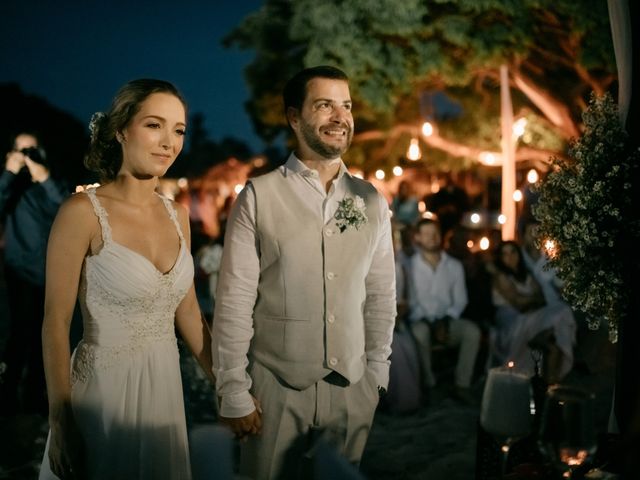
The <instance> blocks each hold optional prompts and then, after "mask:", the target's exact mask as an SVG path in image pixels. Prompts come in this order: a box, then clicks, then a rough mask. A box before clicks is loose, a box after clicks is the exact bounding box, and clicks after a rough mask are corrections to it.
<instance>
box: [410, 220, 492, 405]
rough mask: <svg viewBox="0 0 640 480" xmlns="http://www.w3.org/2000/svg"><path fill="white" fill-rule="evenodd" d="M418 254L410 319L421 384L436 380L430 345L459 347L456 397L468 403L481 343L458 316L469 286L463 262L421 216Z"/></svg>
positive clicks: (473, 326) (414, 260)
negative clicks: (420, 366) (418, 356)
mask: <svg viewBox="0 0 640 480" xmlns="http://www.w3.org/2000/svg"><path fill="white" fill-rule="evenodd" d="M415 242H416V245H417V253H416V254H415V255H414V256H413V257H412V258H411V264H410V265H411V267H410V272H409V275H408V278H409V308H410V314H409V321H410V324H411V330H412V332H413V335H414V337H415V339H416V341H417V342H418V344H419V346H420V349H421V355H422V366H423V376H424V383H425V385H426V386H427V387H433V386H434V385H435V384H436V377H435V375H434V373H433V369H432V366H431V349H432V343H433V342H438V343H442V344H445V345H451V346H455V345H459V346H460V350H459V353H458V360H457V363H456V369H455V387H456V388H455V389H454V391H453V392H454V395H455V396H457V397H458V398H459V399H460V400H462V401H463V402H465V403H472V402H473V396H472V395H471V393H470V385H471V378H472V376H473V370H474V366H475V361H476V356H477V354H478V349H479V345H480V329H479V328H478V326H477V325H476V324H475V323H473V322H472V321H470V320H466V319H464V318H461V317H460V315H461V314H462V312H463V311H464V309H465V307H466V306H467V301H468V299H467V288H466V285H465V278H464V268H463V266H462V263H461V262H460V261H459V260H457V259H455V258H454V257H452V256H450V255H449V254H447V253H446V252H445V251H444V250H443V248H442V233H441V230H440V224H439V223H438V222H437V221H436V220H433V219H428V218H425V219H422V220H420V221H419V222H418V224H417V226H416V235H415Z"/></svg>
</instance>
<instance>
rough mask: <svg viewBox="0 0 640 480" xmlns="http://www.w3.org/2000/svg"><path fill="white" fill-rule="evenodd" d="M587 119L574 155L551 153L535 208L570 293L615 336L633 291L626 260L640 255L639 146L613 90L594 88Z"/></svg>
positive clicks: (553, 263)
mask: <svg viewBox="0 0 640 480" xmlns="http://www.w3.org/2000/svg"><path fill="white" fill-rule="evenodd" d="M583 121H584V125H585V130H584V132H583V133H582V135H581V136H580V137H579V138H578V139H576V140H574V141H573V142H572V143H571V144H570V148H569V158H562V159H561V158H552V160H551V164H552V169H551V171H550V173H549V174H548V175H547V176H546V177H545V178H543V179H542V180H541V181H540V182H538V184H537V185H536V186H535V190H536V191H537V192H538V193H539V200H538V202H537V204H536V205H535V206H533V213H534V215H535V217H536V218H537V219H538V220H539V221H540V222H541V225H540V230H539V237H538V238H539V239H540V240H542V239H545V240H547V239H549V240H552V241H553V242H554V243H553V245H554V248H553V250H551V251H550V252H549V253H550V262H549V268H555V269H556V270H557V273H558V275H559V277H560V278H561V279H562V280H563V281H564V288H563V295H564V297H565V298H566V300H567V301H568V302H569V303H570V304H571V305H572V306H573V307H574V308H575V309H576V310H579V311H582V312H584V313H585V314H586V317H587V320H588V322H589V326H590V327H591V328H592V329H597V328H599V327H600V324H601V323H602V322H606V323H607V324H608V328H609V339H610V341H611V342H614V343H615V342H616V341H617V338H618V325H619V322H620V319H621V317H622V316H623V315H625V312H626V306H627V304H628V299H629V295H631V294H633V293H632V287H631V283H630V281H631V280H632V279H630V278H629V275H628V273H627V272H628V271H629V269H628V268H627V267H628V264H629V262H637V257H638V253H637V251H636V253H632V252H633V250H632V248H635V249H637V247H638V240H639V237H640V220H639V216H638V209H637V208H634V205H633V202H634V197H635V198H637V192H636V191H635V190H636V189H637V185H638V182H637V179H638V171H639V170H638V169H639V165H640V164H639V162H640V149H637V148H635V149H634V148H632V147H631V146H630V142H629V137H628V134H627V132H626V131H625V130H624V128H623V126H622V124H621V122H620V117H619V112H618V108H617V105H616V104H615V103H614V101H613V99H612V97H611V95H609V94H608V93H607V94H604V95H602V96H596V95H595V94H592V95H591V99H590V102H589V106H588V109H587V110H586V111H585V112H584V114H583ZM630 255H632V256H634V257H632V258H629V256H630Z"/></svg>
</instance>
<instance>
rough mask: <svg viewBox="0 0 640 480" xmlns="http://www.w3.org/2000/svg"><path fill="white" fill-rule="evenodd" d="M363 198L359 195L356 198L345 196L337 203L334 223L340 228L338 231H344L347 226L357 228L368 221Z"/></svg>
mask: <svg viewBox="0 0 640 480" xmlns="http://www.w3.org/2000/svg"><path fill="white" fill-rule="evenodd" d="M366 208H367V207H366V205H365V203H364V200H363V199H362V197H360V196H359V195H356V198H355V199H354V198H352V197H345V198H344V199H342V200H340V202H339V203H338V210H336V213H335V215H334V218H335V219H336V225H338V228H340V232H344V231H345V230H346V229H347V227H353V228H355V229H356V230H359V229H360V227H362V226H363V225H364V224H365V223H367V222H368V221H369V219H368V218H367V215H366V214H365V213H364V212H365V210H366Z"/></svg>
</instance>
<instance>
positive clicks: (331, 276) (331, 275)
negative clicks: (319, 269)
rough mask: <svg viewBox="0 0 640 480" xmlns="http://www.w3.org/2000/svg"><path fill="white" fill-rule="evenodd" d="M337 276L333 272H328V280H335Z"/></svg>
mask: <svg viewBox="0 0 640 480" xmlns="http://www.w3.org/2000/svg"><path fill="white" fill-rule="evenodd" d="M335 277H336V274H335V273H333V272H328V273H327V280H333V279H334V278H335Z"/></svg>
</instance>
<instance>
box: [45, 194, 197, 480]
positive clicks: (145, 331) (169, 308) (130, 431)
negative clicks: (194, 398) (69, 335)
mask: <svg viewBox="0 0 640 480" xmlns="http://www.w3.org/2000/svg"><path fill="white" fill-rule="evenodd" d="M87 194H88V196H89V198H90V199H91V202H92V204H93V207H94V210H95V213H96V215H97V216H98V219H99V221H100V226H101V228H102V240H103V246H102V248H101V250H100V251H99V252H98V253H97V254H95V255H92V256H87V257H86V258H85V262H84V266H83V270H82V279H81V285H80V291H79V300H80V306H81V309H82V315H83V324H84V334H83V339H82V341H81V342H80V343H79V344H78V346H77V348H76V350H75V352H74V354H73V357H72V362H71V363H72V372H71V382H72V390H71V401H72V406H73V412H74V415H75V417H76V420H77V424H78V426H79V428H80V429H81V431H82V434H83V437H84V443H85V457H86V462H87V466H88V475H89V478H90V479H91V480H94V479H105V480H106V479H110V480H113V479H149V480H151V479H153V480H157V479H188V478H191V471H190V466H189V450H188V445H187V428H186V421H185V412H184V401H183V393H182V380H181V376H180V366H179V355H178V348H177V340H176V335H175V331H174V315H175V311H176V308H177V307H178V304H179V303H180V301H181V300H182V298H183V297H184V296H185V294H186V293H187V290H188V289H189V288H190V286H191V284H192V282H193V273H194V267H193V260H192V257H191V254H190V252H189V250H188V248H187V246H186V244H185V240H184V237H183V235H182V231H181V230H180V225H179V223H178V220H177V216H176V212H175V210H174V208H173V206H172V205H171V203H170V201H169V200H167V199H166V198H164V197H160V198H162V200H163V202H164V204H165V206H166V208H167V211H168V214H169V216H170V217H171V219H172V220H173V223H174V224H175V227H176V229H177V232H178V236H179V238H180V244H181V247H180V252H179V254H178V257H177V259H176V261H175V264H174V265H173V267H172V268H171V270H170V271H169V272H167V273H162V272H160V271H158V269H157V268H156V267H155V266H154V265H153V264H152V263H151V262H150V261H149V260H148V259H147V258H145V257H144V256H142V255H140V254H138V253H136V252H134V251H133V250H130V249H129V248H127V247H125V246H123V245H120V244H118V243H117V242H114V241H113V240H112V238H111V228H110V226H109V222H108V215H107V212H106V211H105V210H104V208H102V206H101V205H100V202H99V201H98V198H97V197H96V195H95V190H89V191H87ZM48 449H49V441H47V447H46V450H45V454H44V459H43V462H42V469H41V471H40V477H39V478H40V479H49V478H57V477H55V476H54V475H53V473H52V472H51V470H50V468H49V460H48Z"/></svg>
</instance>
